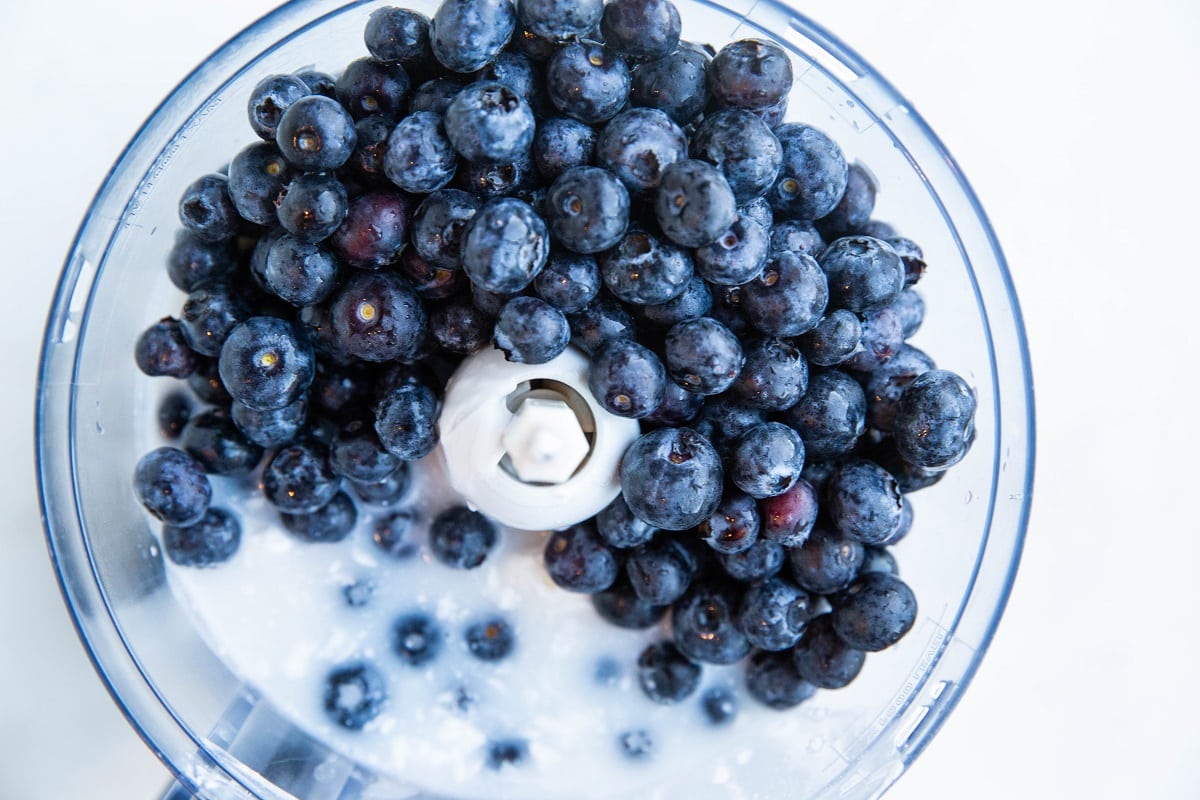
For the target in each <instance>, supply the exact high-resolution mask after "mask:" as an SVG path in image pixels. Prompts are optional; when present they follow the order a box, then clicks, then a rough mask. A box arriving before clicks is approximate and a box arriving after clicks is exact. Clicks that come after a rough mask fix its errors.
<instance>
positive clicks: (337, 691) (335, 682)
mask: <svg viewBox="0 0 1200 800" xmlns="http://www.w3.org/2000/svg"><path fill="white" fill-rule="evenodd" d="M386 702H387V683H386V682H385V681H384V678H383V674H382V673H380V672H379V670H378V669H376V668H375V667H374V666H373V665H371V664H369V663H366V662H361V663H356V664H348V665H344V666H340V667H337V668H336V669H334V670H333V672H331V673H330V674H329V677H328V678H326V680H325V713H326V714H328V715H329V717H330V718H331V719H332V720H333V721H334V722H336V723H337V724H338V725H341V726H342V727H343V728H348V729H350V730H352V731H358V730H362V729H363V728H364V727H366V725H367V723H368V722H370V721H371V720H373V719H375V718H376V717H378V716H379V714H380V712H381V711H383V707H384V705H385V703H386Z"/></svg>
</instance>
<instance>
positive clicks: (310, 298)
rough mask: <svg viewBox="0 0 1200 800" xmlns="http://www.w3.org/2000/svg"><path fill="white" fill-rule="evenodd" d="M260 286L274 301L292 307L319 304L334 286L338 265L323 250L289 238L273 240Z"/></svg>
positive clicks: (317, 246)
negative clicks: (271, 295) (275, 299)
mask: <svg viewBox="0 0 1200 800" xmlns="http://www.w3.org/2000/svg"><path fill="white" fill-rule="evenodd" d="M262 277H263V284H264V285H265V287H266V288H267V289H268V290H269V291H270V292H271V293H272V294H274V295H275V296H276V297H278V298H279V299H281V300H284V301H286V302H288V303H291V304H292V305H294V306H311V305H316V304H317V303H320V302H322V301H323V300H325V299H326V298H328V297H329V295H330V294H331V293H332V292H333V290H334V288H335V287H336V286H337V277H338V263H337V259H336V258H334V255H333V253H330V252H329V251H328V250H326V249H324V248H323V247H321V246H319V245H316V244H312V243H309V242H303V241H301V240H299V239H297V238H296V237H294V236H292V235H291V234H284V235H282V236H279V237H277V238H276V239H275V240H274V241H273V242H272V244H271V249H270V250H268V251H267V263H266V265H265V268H264V269H263V276H262Z"/></svg>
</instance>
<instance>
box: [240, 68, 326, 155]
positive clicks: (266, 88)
mask: <svg viewBox="0 0 1200 800" xmlns="http://www.w3.org/2000/svg"><path fill="white" fill-rule="evenodd" d="M312 93H313V90H312V88H311V87H310V86H309V85H308V84H306V83H305V82H304V81H303V80H301V79H300V78H299V77H298V76H296V75H268V76H267V77H265V78H263V79H262V80H261V81H259V82H258V83H257V84H256V85H255V87H254V88H253V89H252V90H251V91H250V99H249V100H248V101H247V102H246V113H247V114H248V116H249V117H250V127H251V128H252V129H253V130H254V132H255V133H256V134H258V135H259V137H261V138H263V139H266V140H267V141H268V142H271V141H274V140H275V129H276V128H278V127H279V120H280V119H282V118H283V113H284V112H285V111H287V110H288V108H289V107H290V106H291V105H292V103H295V102H296V101H297V100H300V99H301V98H304V97H307V96H309V95H310V94H312Z"/></svg>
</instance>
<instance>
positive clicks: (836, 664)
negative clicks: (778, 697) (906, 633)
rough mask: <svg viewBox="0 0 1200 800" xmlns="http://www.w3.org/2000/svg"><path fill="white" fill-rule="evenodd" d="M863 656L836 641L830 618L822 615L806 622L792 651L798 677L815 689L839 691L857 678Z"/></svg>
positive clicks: (840, 641)
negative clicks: (802, 633)
mask: <svg viewBox="0 0 1200 800" xmlns="http://www.w3.org/2000/svg"><path fill="white" fill-rule="evenodd" d="M866 660H867V654H866V653H864V652H863V651H862V650H856V649H855V648H853V647H851V646H850V645H848V644H846V643H845V642H843V641H842V640H841V639H840V638H838V635H837V632H836V631H834V629H833V615H832V614H822V615H820V616H819V617H817V618H816V619H814V620H812V621H811V622H809V623H808V627H807V628H806V629H805V631H804V636H803V637H801V639H800V642H799V644H797V645H796V648H795V649H794V650H793V651H792V663H793V664H794V665H795V667H796V672H797V673H799V675H800V677H802V678H804V680H806V681H808V682H809V683H811V684H812V685H813V686H816V687H817V688H819V689H841V688H843V687H844V686H847V685H848V684H849V683H850V682H851V681H853V680H854V679H855V678H856V677H858V673H859V672H861V671H862V668H863V664H864V663H865V662H866Z"/></svg>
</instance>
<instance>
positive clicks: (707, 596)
mask: <svg viewBox="0 0 1200 800" xmlns="http://www.w3.org/2000/svg"><path fill="white" fill-rule="evenodd" d="M737 603H738V600H737V593H736V592H735V591H734V590H733V589H732V588H731V587H728V586H725V585H724V584H717V583H711V582H699V583H695V584H693V585H692V588H691V589H689V590H688V593H687V594H686V595H684V597H683V598H682V599H681V600H680V601H679V602H677V603H676V604H675V605H674V607H673V609H672V613H671V626H672V629H673V630H674V632H675V644H676V645H677V646H678V647H679V649H680V651H682V652H683V654H684V655H686V656H687V657H688V658H690V659H692V660H693V661H703V662H705V663H708V664H733V663H735V662H738V661H741V660H742V659H743V658H744V657H745V656H746V654H747V653H749V652H750V643H749V642H748V641H747V640H746V637H745V635H743V634H742V632H741V631H740V630H738V627H737V624H736V622H735V615H736V613H737Z"/></svg>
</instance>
